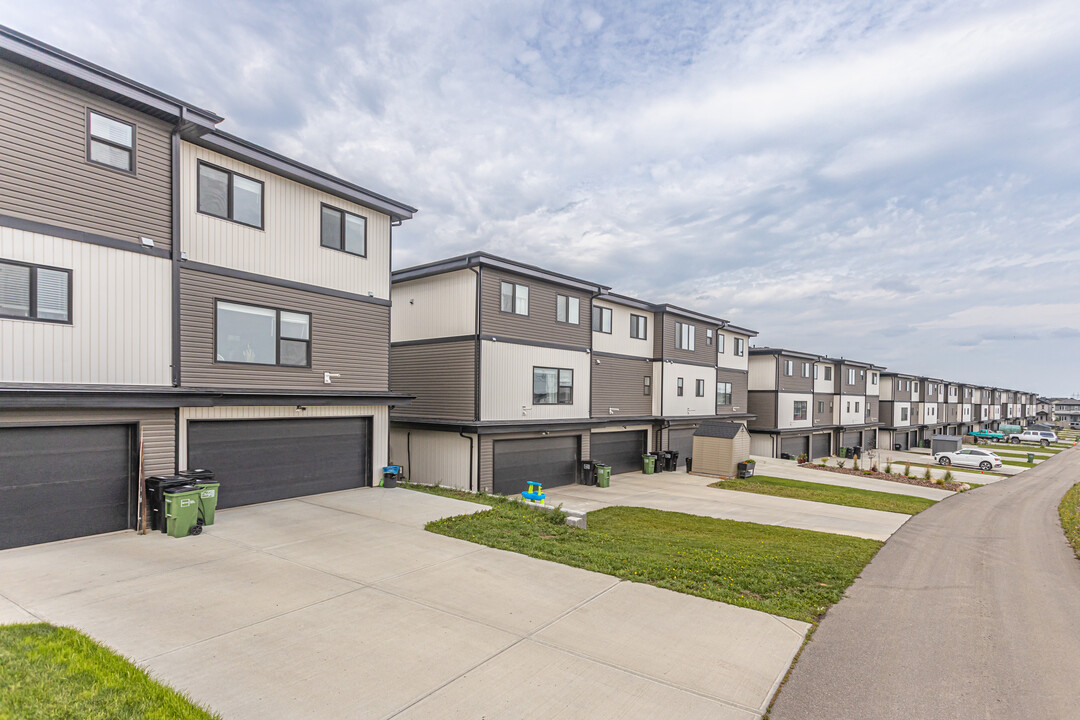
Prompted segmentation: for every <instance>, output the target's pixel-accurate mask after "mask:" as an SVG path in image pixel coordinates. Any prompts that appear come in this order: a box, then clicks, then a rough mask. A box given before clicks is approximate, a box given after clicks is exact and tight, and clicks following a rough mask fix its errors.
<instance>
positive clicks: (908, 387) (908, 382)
mask: <svg viewBox="0 0 1080 720" xmlns="http://www.w3.org/2000/svg"><path fill="white" fill-rule="evenodd" d="M905 385H907V387H906V388H905V389H906V390H907V391H908V392H911V381H910V380H908V381H907V382H906V383H905Z"/></svg>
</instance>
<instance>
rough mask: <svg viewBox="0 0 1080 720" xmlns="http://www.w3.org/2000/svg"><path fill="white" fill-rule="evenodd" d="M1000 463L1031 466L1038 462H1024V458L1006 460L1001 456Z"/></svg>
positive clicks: (1024, 466) (1023, 466)
mask: <svg viewBox="0 0 1080 720" xmlns="http://www.w3.org/2000/svg"><path fill="white" fill-rule="evenodd" d="M1001 464H1002V465H1012V466H1013V467H1022V468H1033V467H1035V466H1036V465H1038V464H1039V463H1029V462H1026V461H1024V460H1006V459H1005V458H1002V459H1001Z"/></svg>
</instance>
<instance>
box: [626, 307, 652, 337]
mask: <svg viewBox="0 0 1080 720" xmlns="http://www.w3.org/2000/svg"><path fill="white" fill-rule="evenodd" d="M648 329H649V328H648V325H647V323H646V321H645V316H644V315H634V314H633V313H631V314H630V337H632V338H636V339H638V340H648V339H649V334H648Z"/></svg>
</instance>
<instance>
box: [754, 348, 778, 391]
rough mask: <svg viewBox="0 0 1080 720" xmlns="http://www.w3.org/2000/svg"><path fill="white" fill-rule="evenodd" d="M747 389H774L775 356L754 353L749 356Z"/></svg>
mask: <svg viewBox="0 0 1080 720" xmlns="http://www.w3.org/2000/svg"><path fill="white" fill-rule="evenodd" d="M747 378H748V385H747V387H748V389H750V390H775V389H776V356H774V355H754V356H753V357H751V358H750V371H749V374H748V375H747Z"/></svg>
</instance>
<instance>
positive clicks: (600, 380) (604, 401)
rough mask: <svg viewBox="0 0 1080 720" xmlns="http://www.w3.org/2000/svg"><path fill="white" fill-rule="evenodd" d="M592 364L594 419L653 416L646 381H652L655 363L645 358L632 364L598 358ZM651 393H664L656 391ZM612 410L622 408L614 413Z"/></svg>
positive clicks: (607, 357) (618, 359) (656, 389)
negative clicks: (610, 409)
mask: <svg viewBox="0 0 1080 720" xmlns="http://www.w3.org/2000/svg"><path fill="white" fill-rule="evenodd" d="M596 360H599V362H600V364H599V365H598V364H597V363H596V362H595V361H594V362H593V363H592V416H593V417H596V418H600V417H603V418H607V417H640V416H644V415H650V414H651V413H652V403H653V397H652V395H651V394H650V395H648V396H646V395H645V394H644V386H645V378H646V377H648V378H650V382H651V379H652V374H653V372H652V363H651V362H650V361H647V360H644V359H642V358H637V359H636V360H629V359H624V358H616V357H610V356H604V357H597V358H596ZM651 392H653V393H656V392H660V388H655V387H654V388H652V390H651ZM609 408H618V410H617V411H616V412H614V413H610V412H609V411H608V410H609Z"/></svg>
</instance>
